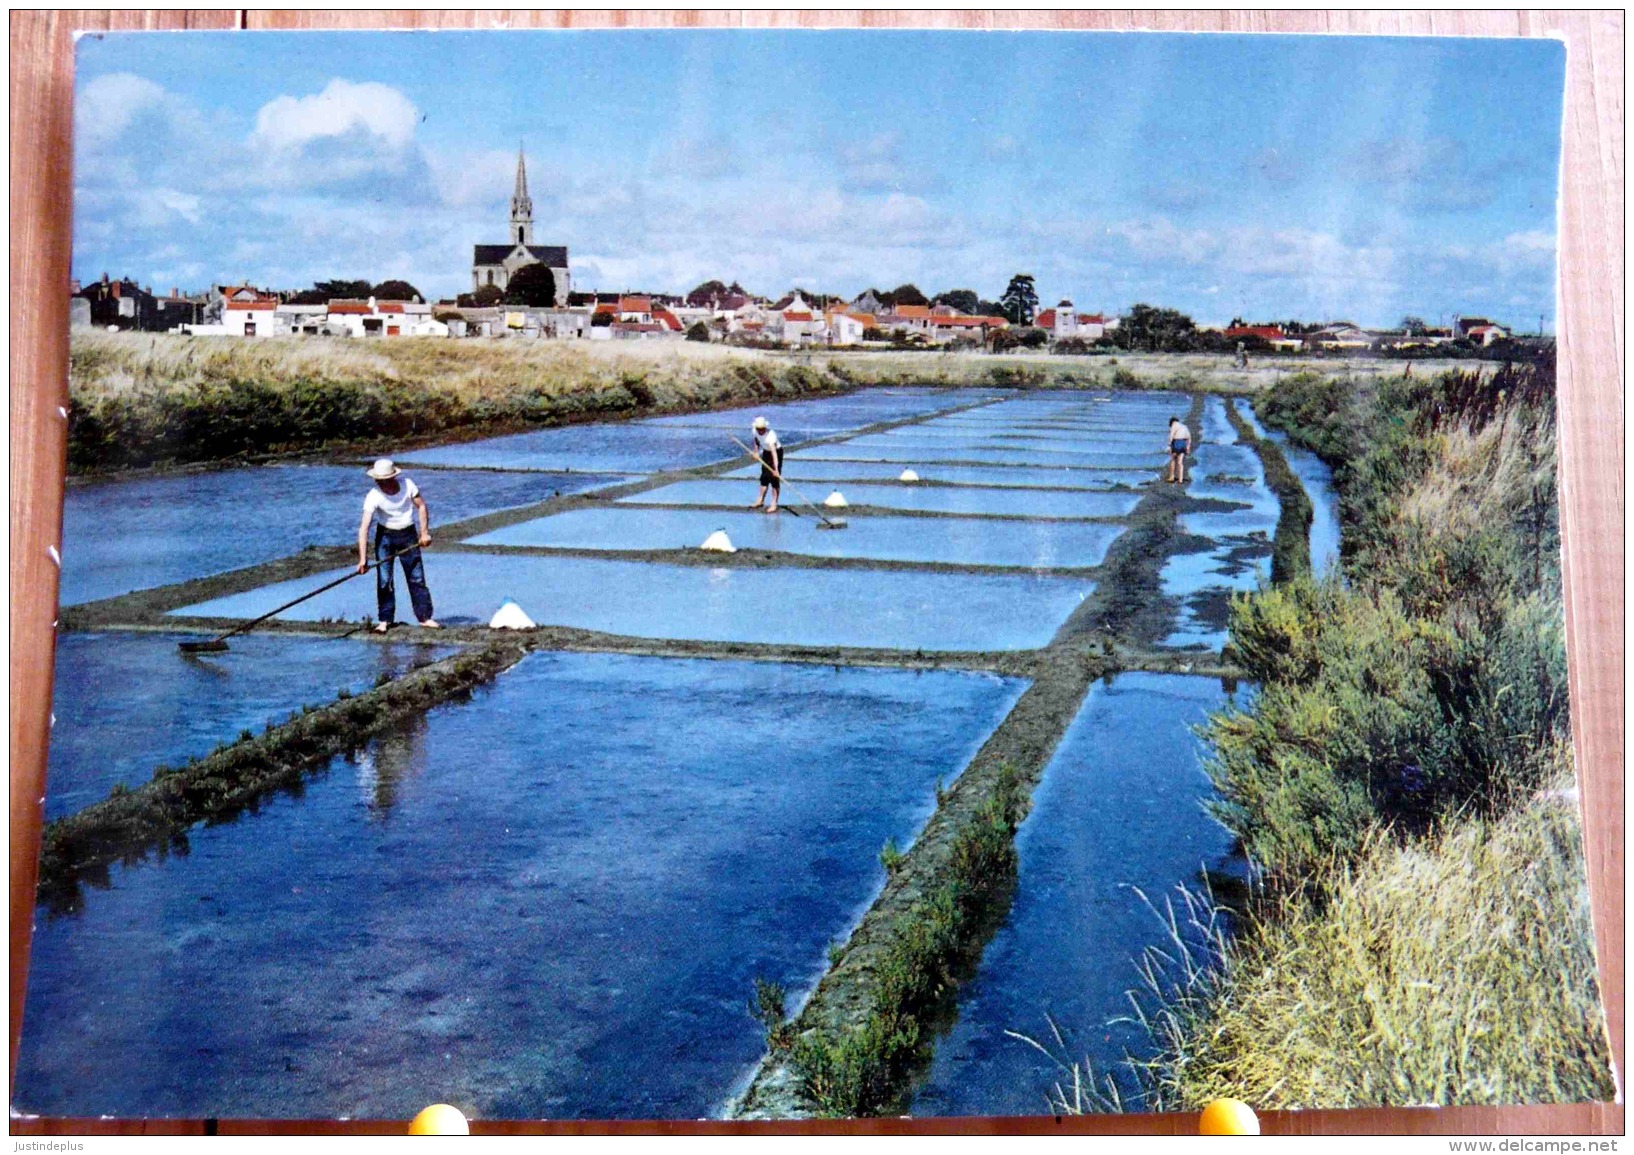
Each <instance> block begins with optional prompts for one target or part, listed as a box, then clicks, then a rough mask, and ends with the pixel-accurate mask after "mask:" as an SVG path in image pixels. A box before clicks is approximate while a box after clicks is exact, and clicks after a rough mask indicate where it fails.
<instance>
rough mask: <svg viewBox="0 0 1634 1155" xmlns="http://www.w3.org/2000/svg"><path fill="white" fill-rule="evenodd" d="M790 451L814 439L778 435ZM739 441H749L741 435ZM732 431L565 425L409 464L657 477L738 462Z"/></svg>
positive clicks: (420, 456) (430, 453)
mask: <svg viewBox="0 0 1634 1155" xmlns="http://www.w3.org/2000/svg"><path fill="white" fill-rule="evenodd" d="M777 432H778V435H779V436H780V437H781V438H782V439H783V440H784V441H785V442H786V443H787V444H790V445H794V444H798V443H799V442H801V441H803V440H805V439H806V438H808V437H810V436H812V432H813V431H810V430H802V429H786V430H785V429H779V430H778V431H777ZM736 436H737V438H738V440H739V441H747V440H748V438H747V437H745V436H744V435H743V434H742V433H741V432H740V433H738V434H736ZM742 453H743V450H741V449H739V448H738V447H737V446H736V445H733V444H732V433H731V430H728V429H715V428H708V427H703V428H697V427H692V426H686V425H660V424H657V423H656V422H653V421H614V422H601V423H594V424H585V425H563V426H558V427H556V428H552V429H536V430H533V431H532V432H529V433H513V434H509V435H507V436H505V437H490V438H487V439H486V440H483V441H467V442H464V443H463V444H460V445H444V446H439V447H432V448H428V449H418V450H415V451H414V452H413V453H410V454H407V455H406V456H405V458H404V461H405V462H412V463H413V464H415V465H443V466H458V467H461V468H465V469H471V468H481V469H517V470H527V469H532V470H546V471H552V470H555V471H560V470H573V471H574V472H581V471H582V472H586V473H595V472H603V473H617V472H624V473H654V472H657V471H659V470H664V469H683V468H688V467H690V466H694V465H707V464H709V463H710V462H713V461H723V460H725V459H726V458H729V457H735V456H740V455H741V454H742Z"/></svg>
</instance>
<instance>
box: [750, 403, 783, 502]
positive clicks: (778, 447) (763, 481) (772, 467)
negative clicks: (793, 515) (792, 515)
mask: <svg viewBox="0 0 1634 1155" xmlns="http://www.w3.org/2000/svg"><path fill="white" fill-rule="evenodd" d="M752 456H753V457H754V458H755V460H756V461H758V462H760V492H759V493H758V494H757V495H756V496H755V503H754V504H753V505H751V506H750V507H749V508H750V509H759V508H760V506H761V503H763V502H764V501H765V500H766V490H767V489H768V488H769V489H771V491H772V503H771V505H769V506H767V507H766V512H767V513H776V512H777V501H778V498H780V497H781V496H782V495H783V476H782V475H783V446H782V444H781V443H780V442H779V441H778V440H777V434H776V433H775V432H773V431H772V427H771V425H770V424H768V423H767V421H766V419H765V418H764V417H756V418H755V450H754V453H753V455H752Z"/></svg>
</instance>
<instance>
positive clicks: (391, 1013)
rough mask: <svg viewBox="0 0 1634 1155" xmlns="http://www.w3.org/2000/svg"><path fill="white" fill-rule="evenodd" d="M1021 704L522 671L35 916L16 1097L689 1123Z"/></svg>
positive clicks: (151, 1108)
mask: <svg viewBox="0 0 1634 1155" xmlns="http://www.w3.org/2000/svg"><path fill="white" fill-rule="evenodd" d="M1022 688H1023V684H1022V683H1020V682H1018V681H1016V680H1013V679H1001V678H997V677H993V676H989V675H972V674H955V673H906V672H901V671H886V670H861V669H846V670H836V669H830V668H824V667H812V666H788V665H781V664H773V663H748V662H720V661H681V660H668V659H651V658H629V657H619V656H612V655H572V654H535V655H533V656H531V657H529V658H528V659H526V660H525V661H524V662H523V663H522V664H521V665H519V666H518V667H517V668H515V669H514V670H512V671H510V672H508V673H506V674H504V675H501V676H500V678H499V679H498V680H497V681H496V682H495V683H494V684H493V685H492V686H491V687H490V688H487V689H484V690H479V691H478V693H477V696H476V697H475V699H474V700H473V701H471V702H470V703H467V704H464V705H457V706H456V705H450V706H442V707H439V708H437V709H434V710H432V711H431V712H430V713H429V714H428V715H427V716H426V717H425V719H424V720H423V722H421V723H419V724H416V725H414V726H411V727H409V728H407V729H406V730H404V731H402V732H400V733H397V734H394V735H392V736H390V737H387V738H383V739H381V740H380V741H378V742H376V743H374V744H373V745H371V746H370V747H369V748H368V749H367V751H366V752H365V753H364V754H363V755H361V756H360V757H358V758H357V759H356V760H355V761H353V762H347V761H345V760H340V759H337V760H336V761H335V762H334V763H333V764H332V765H331V767H330V769H329V770H328V772H327V773H326V774H324V775H322V776H320V777H319V778H317V779H315V780H313V781H311V782H309V783H308V785H307V787H306V789H305V790H304V791H303V793H302V795H301V796H300V797H292V796H289V795H283V796H279V797H276V798H274V799H272V800H270V801H269V802H268V803H267V804H265V805H264V806H263V807H262V808H261V810H260V812H259V813H257V814H255V815H253V816H247V817H244V818H241V819H240V820H238V821H236V822H233V823H229V824H225V825H221V826H215V827H201V828H197V829H195V830H194V831H192V832H190V834H189V842H190V852H189V853H188V854H187V855H185V856H172V857H170V858H168V859H166V860H164V861H157V862H147V863H143V864H139V865H136V866H133V867H115V868H113V870H112V871H111V874H110V889H108V890H105V891H91V892H89V893H87V895H86V896H85V900H84V905H83V909H82V910H81V911H80V912H79V913H78V914H76V915H75V916H74V917H72V918H46V917H41V919H40V921H39V925H38V929H37V930H36V932H35V936H34V946H33V961H32V966H31V969H30V975H29V980H30V981H29V991H28V1002H27V1011H26V1015H25V1018H24V1023H25V1027H24V1032H23V1040H22V1048H21V1053H20V1057H19V1062H18V1067H17V1072H16V1077H15V1082H14V1086H13V1100H12V1101H13V1103H14V1109H15V1110H20V1111H25V1112H38V1113H45V1114H52V1115H71V1116H81V1117H86V1116H89V1117H94V1116H97V1115H103V1114H107V1115H115V1116H123V1117H129V1118H137V1117H144V1116H148V1117H163V1116H188V1117H194V1118H198V1117H233V1116H262V1117H271V1118H303V1117H304V1118H332V1117H336V1116H346V1117H353V1118H364V1117H373V1118H393V1117H395V1118H408V1117H409V1116H411V1115H413V1114H414V1113H415V1112H416V1111H418V1110H419V1109H420V1108H421V1107H423V1106H424V1105H425V1104H426V1103H428V1102H433V1101H439V1100H441V1101H447V1102H451V1103H453V1104H455V1105H457V1106H459V1107H461V1108H463V1109H465V1110H466V1111H467V1112H468V1113H470V1114H472V1115H474V1116H476V1117H478V1118H672V1119H695V1118H699V1117H701V1116H705V1115H708V1114H710V1113H712V1112H713V1111H715V1110H716V1109H717V1108H718V1107H719V1106H720V1105H721V1104H722V1102H723V1101H724V1099H725V1098H726V1097H727V1095H728V1094H729V1093H730V1091H731V1089H732V1087H733V1085H734V1083H735V1082H737V1081H738V1080H740V1079H741V1078H742V1077H743V1075H744V1074H745V1073H746V1072H747V1070H748V1069H749V1068H750V1066H751V1065H752V1064H754V1063H755V1062H756V1061H757V1060H758V1059H759V1058H760V1056H761V1053H762V1051H763V1049H764V1036H763V1034H762V1030H761V1027H760V1026H759V1024H758V1023H756V1022H755V1021H754V1020H752V1019H751V1018H750V1017H749V1015H748V1013H747V1011H746V1009H745V1004H746V1003H747V1002H748V1000H749V999H750V998H751V997H752V996H753V982H754V979H755V978H756V977H763V978H766V979H768V980H772V981H777V982H781V983H783V984H785V985H786V986H787V987H789V988H790V989H791V990H794V991H800V990H803V989H805V988H808V987H810V986H811V985H812V984H814V983H815V981H816V980H817V978H818V977H819V976H820V974H821V973H822V971H823V969H824V968H825V966H826V959H825V957H824V948H825V946H826V944H827V943H829V942H830V941H832V940H835V939H837V938H841V937H843V936H844V935H845V934H846V933H847V932H848V930H849V928H850V927H851V926H852V925H853V923H854V922H855V920H856V919H857V918H858V917H859V915H860V913H861V911H862V910H863V909H865V907H866V905H867V904H868V903H869V902H870V901H871V900H872V898H873V896H874V895H875V894H876V893H877V892H878V890H879V888H880V886H881V885H882V883H883V880H884V872H883V870H882V869H881V867H880V865H879V862H878V857H877V855H878V851H879V848H880V846H881V845H882V844H883V843H884V842H885V840H886V839H888V838H889V839H894V840H895V841H896V842H897V844H898V845H904V844H906V843H908V842H911V840H912V839H913V837H914V836H915V834H916V833H917V831H918V830H919V829H920V827H921V826H922V825H923V823H924V821H925V819H926V818H927V816H928V815H929V814H930V813H931V811H932V809H933V808H934V806H935V783H936V781H937V779H938V778H942V779H944V780H951V779H952V778H953V777H955V776H956V775H957V774H958V773H959V771H960V770H961V769H962V767H963V766H964V765H965V763H966V762H967V761H968V759H969V758H970V756H971V755H972V754H973V753H974V752H975V750H976V749H977V748H978V747H979V745H980V744H981V742H982V741H983V740H984V739H985V737H986V736H987V734H988V733H989V732H990V731H991V730H992V728H993V727H994V726H995V725H997V723H998V721H999V720H1000V719H1001V718H1002V717H1003V716H1004V714H1005V713H1006V712H1007V711H1008V710H1009V708H1010V706H1011V705H1012V704H1013V703H1014V701H1015V699H1016V698H1017V697H1018V696H1019V694H1020V692H1021V690H1022Z"/></svg>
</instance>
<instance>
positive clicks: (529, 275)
mask: <svg viewBox="0 0 1634 1155" xmlns="http://www.w3.org/2000/svg"><path fill="white" fill-rule="evenodd" d="M505 303H506V304H507V305H530V306H532V307H533V308H536V309H540V308H544V309H548V308H551V307H553V306H554V305H555V304H556V276H555V274H553V273H552V272H551V271H550V266H549V265H547V264H545V263H544V262H543V261H536V262H534V263H533V264H531V265H523V266H522V267H521V268H520V269H518V270H516V272H514V273H512V274H511V279H510V283H509V284H507V285H506V286H505Z"/></svg>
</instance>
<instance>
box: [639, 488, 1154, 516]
mask: <svg viewBox="0 0 1634 1155" xmlns="http://www.w3.org/2000/svg"><path fill="white" fill-rule="evenodd" d="M746 492H747V493H748V494H749V496H751V497H752V496H754V492H755V486H753V485H752V484H751V485H749V486H748V488H747V489H745V485H744V483H743V482H741V481H715V480H710V481H677V482H675V483H673V484H671V485H665V486H660V487H659V488H658V489H649V490H646V491H644V492H642V493H635V494H631V495H630V496H629V497H623V498H620V499H619V503H620V504H622V505H652V504H657V505H711V506H721V507H723V508H742V506H743V505H744V501H743V497H744V494H745V493H746ZM829 492H831V491H830V490H828V489H826V488H825V489H822V490H818V491H816V492H813V493H811V494H808V496H809V497H812V498H815V499H817V500H822V499H823V498H825V497H826V496H827V495H828V493H829ZM841 493H842V495H843V496H844V497H845V499H846V500H847V501H848V502H849V503H850V504H852V505H871V506H876V507H878V508H881V509H907V510H915V511H920V512H926V513H957V514H963V515H967V516H994V517H1003V516H1018V517H1127V516H1129V514H1130V513H1132V512H1134V508H1135V506H1137V505H1139V504H1140V497H1141V495H1140V494H1139V493H1134V492H1118V493H1097V492H1094V491H1085V490H1045V489H1033V490H1026V489H1015V488H1008V489H1001V488H998V487H993V486H987V487H978V486H952V485H928V486H927V485H867V484H858V485H850V484H847V485H846V486H844V488H843V489H842V490H841ZM790 496H791V495H790V494H787V493H785V494H784V500H787V499H788V498H789V497H790ZM826 512H827V513H828V514H829V515H830V516H833V517H843V516H845V510H844V509H837V510H828V511H826Z"/></svg>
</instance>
